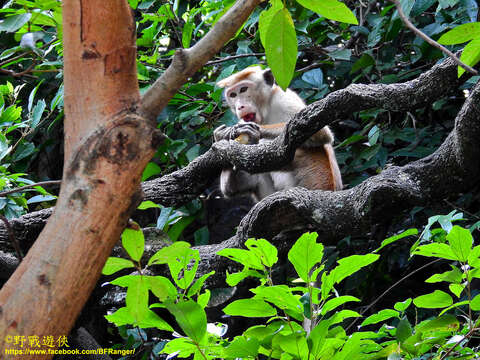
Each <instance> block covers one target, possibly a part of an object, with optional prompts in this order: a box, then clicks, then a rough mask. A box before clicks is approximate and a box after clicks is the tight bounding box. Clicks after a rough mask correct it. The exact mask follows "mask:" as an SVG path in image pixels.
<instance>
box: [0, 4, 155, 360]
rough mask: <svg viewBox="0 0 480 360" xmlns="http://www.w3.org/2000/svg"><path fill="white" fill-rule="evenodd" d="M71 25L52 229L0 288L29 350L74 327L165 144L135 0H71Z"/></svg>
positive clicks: (5, 338) (4, 309)
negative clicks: (141, 80)
mask: <svg viewBox="0 0 480 360" xmlns="http://www.w3.org/2000/svg"><path fill="white" fill-rule="evenodd" d="M63 29H64V44H65V46H64V52H65V94H66V95H65V113H66V118H65V168H64V174H63V184H62V188H61V191H60V196H59V199H58V202H57V206H56V208H55V211H54V213H53V215H52V216H51V218H50V219H49V222H48V223H47V225H46V227H45V229H44V230H43V232H42V233H41V235H40V237H39V239H38V240H37V241H36V242H35V244H34V245H33V247H32V248H31V249H30V251H29V252H28V254H27V256H26V257H25V259H24V260H23V262H22V263H21V264H20V266H19V267H18V269H17V271H16V272H15V273H14V274H13V275H12V277H11V278H10V279H9V281H8V282H7V283H6V284H5V285H4V287H3V288H2V290H1V292H0V342H1V343H2V346H0V348H2V349H4V348H5V349H22V347H21V346H20V345H19V344H15V342H14V341H13V340H14V338H13V336H20V337H23V338H24V339H26V342H25V344H24V346H23V348H27V347H29V346H27V345H28V341H29V338H28V337H29V336H38V337H39V339H40V342H42V340H43V337H44V336H53V338H54V339H55V340H57V339H58V338H59V337H60V336H66V335H68V333H69V332H70V329H71V328H72V326H73V324H74V321H75V320H76V317H77V315H78V314H79V312H80V310H81V309H82V307H83V305H84V303H85V302H86V300H87V298H88V296H89V295H90V292H91V290H92V289H93V287H94V286H95V283H96V281H97V279H98V276H99V275H100V272H101V269H102V267H103V264H104V263H105V260H106V258H107V257H108V255H109V254H110V251H111V249H112V247H113V245H114V244H115V243H116V241H117V240H118V238H119V236H120V234H121V232H122V230H123V228H124V227H125V224H126V221H127V220H128V216H129V214H130V211H131V210H132V209H134V208H135V207H136V205H137V203H138V201H139V192H138V189H139V184H140V175H141V172H142V170H143V168H144V167H145V165H146V163H147V162H148V161H149V159H150V158H151V156H153V153H154V149H155V146H156V145H157V144H156V141H155V129H153V128H152V127H151V126H150V125H149V123H148V122H147V121H144V120H143V119H142V118H141V117H139V116H138V115H136V114H135V112H134V111H135V108H136V106H137V104H138V103H139V100H140V95H139V91H138V85H137V78H136V53H135V23H134V22H133V18H132V15H131V10H130V8H129V6H128V4H127V2H126V1H119V0H91V1H75V0H66V1H64V11H63ZM57 346H58V344H57ZM43 349H44V348H43ZM2 355H5V356H6V357H8V356H9V355H8V353H7V352H5V353H4V354H2ZM11 356H12V358H13V355H11ZM51 356H52V355H50V356H48V357H51ZM22 358H23V357H22ZM25 358H29V359H38V355H29V356H26V357H25Z"/></svg>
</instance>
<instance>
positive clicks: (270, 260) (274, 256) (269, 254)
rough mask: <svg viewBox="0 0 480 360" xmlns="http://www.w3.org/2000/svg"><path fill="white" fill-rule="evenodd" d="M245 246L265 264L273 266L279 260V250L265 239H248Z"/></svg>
mask: <svg viewBox="0 0 480 360" xmlns="http://www.w3.org/2000/svg"><path fill="white" fill-rule="evenodd" d="M245 246H246V247H247V248H248V249H249V250H250V251H251V252H252V253H254V254H255V255H256V256H257V257H258V258H259V259H260V261H261V262H262V264H263V265H265V266H268V267H272V266H273V265H275V264H276V262H277V261H278V251H277V248H276V247H275V246H273V245H272V244H270V243H269V242H268V241H267V240H265V239H258V240H255V239H248V240H247V241H246V242H245Z"/></svg>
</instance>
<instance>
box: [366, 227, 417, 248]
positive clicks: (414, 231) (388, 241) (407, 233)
mask: <svg viewBox="0 0 480 360" xmlns="http://www.w3.org/2000/svg"><path fill="white" fill-rule="evenodd" d="M412 235H418V230H417V229H408V230H405V231H403V232H402V233H400V234H398V235H394V236H391V237H389V238H387V239H385V240H383V241H382V243H381V245H380V247H379V248H378V249H375V251H374V252H375V253H376V252H378V251H380V250H381V249H383V248H384V247H385V246H387V245H389V244H391V243H393V242H395V241H397V240H400V239H403V238H405V237H407V236H412Z"/></svg>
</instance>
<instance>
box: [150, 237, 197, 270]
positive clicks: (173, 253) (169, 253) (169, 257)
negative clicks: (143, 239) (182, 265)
mask: <svg viewBox="0 0 480 360" xmlns="http://www.w3.org/2000/svg"><path fill="white" fill-rule="evenodd" d="M189 248H190V244H189V243H187V242H184V241H177V242H176V243H173V244H172V245H170V246H167V247H164V248H163V249H160V250H158V251H157V252H156V253H155V254H153V255H152V257H151V258H150V259H149V260H148V266H150V265H161V264H168V263H169V262H171V261H175V259H176V257H177V256H179V255H180V254H182V253H183V252H184V251H185V249H189Z"/></svg>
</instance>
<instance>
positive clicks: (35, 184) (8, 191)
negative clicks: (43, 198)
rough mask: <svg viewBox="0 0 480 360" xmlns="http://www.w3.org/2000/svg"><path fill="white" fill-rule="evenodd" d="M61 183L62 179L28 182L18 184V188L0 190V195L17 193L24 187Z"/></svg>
mask: <svg viewBox="0 0 480 360" xmlns="http://www.w3.org/2000/svg"><path fill="white" fill-rule="evenodd" d="M61 183H62V180H49V181H41V182H38V183H34V184H30V185H25V186H20V187H18V188H15V189H12V190H7V191H2V192H0V196H5V195H8V194H13V193H17V192H20V191H22V190H25V189H30V188H33V187H35V186H45V185H60V184H61Z"/></svg>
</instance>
